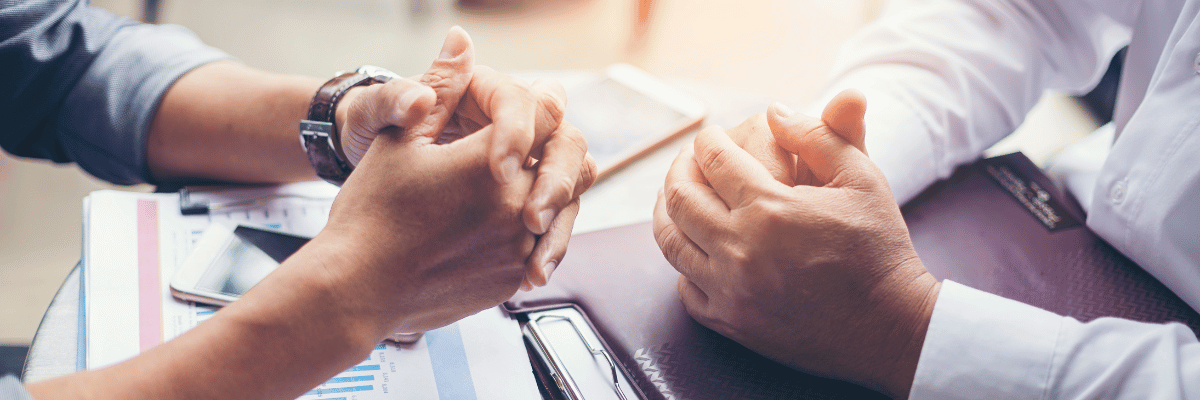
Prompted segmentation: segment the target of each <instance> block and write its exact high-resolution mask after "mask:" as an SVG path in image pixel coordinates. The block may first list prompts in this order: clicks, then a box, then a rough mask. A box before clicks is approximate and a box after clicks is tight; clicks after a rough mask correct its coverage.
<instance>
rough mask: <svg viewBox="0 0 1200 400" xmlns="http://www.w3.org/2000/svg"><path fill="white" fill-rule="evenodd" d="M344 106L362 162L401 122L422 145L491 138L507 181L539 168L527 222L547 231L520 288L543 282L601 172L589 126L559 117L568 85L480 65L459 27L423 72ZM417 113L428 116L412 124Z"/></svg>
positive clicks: (354, 95) (359, 93) (492, 153)
mask: <svg viewBox="0 0 1200 400" xmlns="http://www.w3.org/2000/svg"><path fill="white" fill-rule="evenodd" d="M421 87H426V89H421ZM429 88H431V89H432V90H428V89H429ZM343 103H344V104H347V105H346V106H344V107H341V108H342V109H341V110H339V116H340V117H339V120H340V121H345V122H344V123H343V125H342V127H343V128H342V132H343V133H344V134H343V137H342V144H343V148H344V149H345V152H346V155H347V157H349V158H350V159H351V161H352V162H353V163H355V164H357V163H358V160H360V159H361V158H362V154H365V153H366V150H367V149H368V148H369V147H370V143H371V142H372V141H373V140H374V139H375V137H376V135H378V134H379V132H380V131H382V130H384V129H386V128H389V127H400V126H404V127H406V128H404V129H403V134H404V135H406V136H410V137H412V138H414V140H416V141H418V142H420V143H450V142H453V141H455V140H458V139H459V138H462V137H465V136H468V135H475V134H483V135H488V136H489V137H490V148H489V150H488V154H486V156H485V158H486V159H487V160H488V165H489V167H490V170H491V171H492V174H493V176H494V177H495V178H496V180H497V181H499V182H501V183H509V182H512V181H513V180H514V179H517V177H519V176H520V175H521V174H523V173H524V171H525V170H534V171H536V173H537V178H536V180H535V182H534V185H533V188H532V190H531V191H530V192H529V193H528V195H527V196H526V198H525V201H524V205H523V208H522V219H523V221H524V223H525V226H526V227H527V228H528V230H529V231H530V232H532V233H534V234H536V235H540V237H539V239H538V241H537V245H536V246H535V248H534V251H533V253H532V254H530V255H529V257H528V258H527V260H526V264H527V272H526V279H525V283H523V284H522V288H524V289H531V288H532V287H533V286H534V285H537V286H541V285H545V284H546V282H547V281H548V280H549V279H550V274H551V272H553V270H554V268H555V267H557V265H558V262H559V261H561V260H562V257H563V256H564V255H565V254H566V248H567V242H568V240H569V239H570V235H571V229H572V228H573V226H574V222H575V216H576V215H578V213H579V196H580V195H581V194H582V193H583V192H584V191H585V190H587V188H589V187H591V185H592V183H593V182H594V181H595V176H596V165H595V161H593V160H592V158H591V156H590V155H588V154H587V142H586V141H585V140H584V138H583V133H582V132H580V131H579V129H577V128H575V127H574V126H572V125H570V124H568V123H566V122H564V121H563V120H562V117H563V112H564V111H563V109H564V107H565V105H566V92H565V91H564V90H563V88H562V86H561V85H559V84H558V83H557V82H554V81H552V80H539V81H537V82H534V83H533V85H529V84H527V83H525V82H523V81H521V80H519V79H517V78H513V77H511V76H507V75H504V74H501V73H499V72H496V71H495V70H493V69H491V68H488V67H483V66H475V65H474V47H473V45H472V44H471V39H470V37H469V36H468V35H467V33H466V32H465V31H463V30H462V28H458V27H455V28H452V29H451V30H450V33H449V34H448V35H447V37H446V41H445V43H444V44H443V46H442V50H441V52H440V54H439V56H438V59H437V60H435V61H434V62H433V65H432V66H431V67H430V69H429V70H428V71H427V72H426V73H425V74H423V75H421V76H419V77H416V78H412V79H396V80H393V81H391V82H388V83H386V84H383V85H374V86H369V87H365V88H361V89H355V90H352V91H351V92H350V93H349V94H347V98H346V100H344V101H343ZM425 107H428V108H425ZM412 110H419V111H418V112H417V114H418V115H420V116H425V117H424V118H423V119H421V120H420V121H419V122H417V123H415V124H409V125H405V121H406V120H407V119H408V118H410V115H409V114H412V113H413V112H414V111H412ZM343 115H344V117H341V116H343Z"/></svg>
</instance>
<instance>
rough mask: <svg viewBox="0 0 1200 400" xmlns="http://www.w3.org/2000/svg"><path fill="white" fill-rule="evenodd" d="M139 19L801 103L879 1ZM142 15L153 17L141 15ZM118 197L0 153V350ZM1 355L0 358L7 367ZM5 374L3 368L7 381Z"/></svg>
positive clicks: (240, 36) (1061, 133) (1044, 109)
mask: <svg viewBox="0 0 1200 400" xmlns="http://www.w3.org/2000/svg"><path fill="white" fill-rule="evenodd" d="M93 3H94V4H95V5H96V6H99V7H103V8H106V9H109V10H111V11H113V12H116V13H118V14H122V15H125V16H128V17H130V18H134V19H139V20H140V19H154V18H157V20H158V22H161V23H171V24H179V25H183V26H185V27H187V28H190V29H191V30H192V31H194V32H195V33H196V34H197V35H199V37H200V38H201V39H202V40H204V41H205V42H206V43H208V44H210V45H212V46H214V47H217V48H220V49H222V50H224V51H226V52H228V53H229V54H231V55H233V56H234V57H237V58H238V59H240V60H241V61H242V62H244V63H246V64H249V65H251V66H254V67H258V68H262V69H265V70H269V71H275V72H283V73H291V74H301V75H310V76H317V77H327V76H332V74H333V72H334V71H338V70H346V69H352V68H354V67H357V66H358V65H361V64H373V65H379V66H383V67H386V68H389V69H391V70H393V71H395V72H397V73H399V74H401V75H405V76H410V75H415V74H418V73H421V72H423V71H424V70H425V69H426V67H428V65H429V62H430V61H431V60H432V59H433V58H434V57H435V55H436V54H437V52H438V49H439V48H440V45H441V41H442V39H443V36H444V35H445V33H446V31H447V30H448V29H449V28H450V26H452V25H461V26H462V27H464V28H465V29H466V30H467V31H468V32H470V33H471V35H472V37H473V39H474V41H475V45H476V49H477V57H476V60H477V62H478V63H479V64H483V65H489V66H492V67H494V68H496V69H498V70H501V71H510V72H515V71H529V70H598V69H601V68H603V67H605V66H607V65H609V64H612V63H616V62H625V63H629V64H633V65H636V66H638V67H641V68H642V69H645V70H647V71H650V72H652V73H654V74H658V75H661V76H669V77H679V78H686V79H690V80H696V81H701V82H705V83H709V84H712V85H716V86H721V87H727V88H731V89H734V90H738V91H742V92H745V93H749V94H752V95H757V96H763V97H767V98H771V99H777V100H783V101H787V102H790V103H792V104H801V105H802V104H805V103H806V102H807V101H809V100H810V99H811V98H812V97H814V96H816V95H817V92H818V91H820V89H821V87H822V84H823V83H824V82H825V77H826V74H827V73H828V72H829V68H830V67H831V65H832V62H833V58H834V56H835V54H836V52H837V50H838V48H839V46H840V45H841V44H842V43H843V42H844V41H845V40H846V38H847V37H849V36H850V35H851V34H852V33H853V32H855V31H856V30H857V29H858V28H859V27H861V26H862V25H863V24H865V23H867V22H869V21H871V20H873V19H874V18H875V17H876V16H877V15H878V14H879V12H880V11H881V10H882V9H883V8H884V7H885V6H886V0H794V1H785V0H761V1H748V0H188V1H169V0H168V1H161V2H160V1H152V2H144V1H142V0H95V1H93ZM147 4H149V5H150V7H149V8H147V7H146V5H147ZM1094 128H1095V122H1094V121H1093V120H1092V119H1091V118H1090V117H1089V115H1088V114H1087V113H1086V112H1085V111H1083V109H1082V108H1080V106H1079V105H1078V104H1077V103H1076V102H1075V101H1074V100H1073V99H1071V98H1069V97H1066V96H1064V95H1061V94H1054V93H1050V94H1047V95H1046V96H1045V97H1044V98H1043V101H1042V103H1041V104H1040V105H1039V106H1038V108H1037V109H1035V110H1034V111H1033V113H1032V114H1031V116H1030V119H1029V122H1027V123H1026V125H1025V126H1023V127H1022V128H1021V130H1020V131H1019V134H1018V135H1015V136H1014V137H1013V138H1010V140H1007V141H1006V142H1004V143H1001V144H1000V145H997V147H996V148H994V149H993V150H992V153H1004V152H1008V151H1011V150H1015V149H1021V150H1024V151H1025V152H1026V154H1028V155H1030V157H1031V158H1032V159H1034V160H1035V161H1044V160H1045V159H1046V158H1047V157H1049V156H1050V155H1051V154H1053V153H1054V152H1056V151H1057V150H1058V149H1061V148H1062V147H1063V146H1064V145H1065V144H1067V143H1070V142H1071V141H1074V140H1076V139H1077V138H1079V137H1081V136H1083V135H1084V134H1086V133H1088V132H1090V131H1091V130H1092V129H1094ZM110 188H115V189H119V190H137V191H149V190H151V189H152V188H150V187H148V186H145V185H143V186H135V187H113V186H111V185H108V184H106V183H104V182H101V181H98V180H96V179H94V178H91V177H90V176H88V175H86V174H84V173H82V172H81V171H80V170H79V169H78V168H76V167H74V166H71V165H67V166H56V165H52V164H47V163H43V162H28V161H27V160H18V159H15V158H13V157H11V156H9V155H7V154H4V155H0V199H2V200H0V345H10V346H8V348H9V349H17V350H15V351H19V350H20V346H24V345H28V344H29V343H30V341H31V340H32V338H33V335H34V333H35V332H36V329H37V326H38V322H39V321H40V319H41V317H42V315H43V313H44V312H45V309H46V307H47V305H48V304H49V303H50V300H51V299H52V298H53V296H54V293H55V291H56V290H57V288H58V287H59V285H60V284H61V283H62V280H63V279H64V278H65V277H66V275H67V273H68V272H69V271H70V270H71V268H73V267H74V266H75V264H76V262H77V261H78V259H79V253H80V238H81V236H80V204H81V200H82V199H83V197H84V196H86V195H87V194H88V193H89V192H91V191H93V190H100V189H110ZM4 358H5V355H4V353H0V365H3V364H2V363H4V361H3V360H4ZM0 371H2V369H0Z"/></svg>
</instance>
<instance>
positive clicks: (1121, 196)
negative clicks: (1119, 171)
mask: <svg viewBox="0 0 1200 400" xmlns="http://www.w3.org/2000/svg"><path fill="white" fill-rule="evenodd" d="M1125 192H1126V188H1125V181H1124V180H1120V181H1117V182H1116V183H1113V186H1112V190H1110V191H1109V192H1108V198H1109V200H1112V203H1113V205H1121V202H1123V201H1125Z"/></svg>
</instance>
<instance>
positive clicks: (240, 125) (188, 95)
mask: <svg viewBox="0 0 1200 400" xmlns="http://www.w3.org/2000/svg"><path fill="white" fill-rule="evenodd" d="M322 83H323V80H321V79H317V78H310V77H300V76H288V75H280V74H272V73H267V72H263V71H259V70H255V69H253V68H250V67H247V66H244V65H241V64H238V63H234V62H215V63H211V64H207V65H204V66H201V67H199V68H196V69H195V70H193V71H191V72H189V73H187V74H186V75H184V76H183V77H181V78H180V79H179V80H178V81H177V82H176V83H175V84H174V85H173V86H172V87H171V89H170V90H169V91H167V94H166V96H165V97H164V98H163V100H162V103H161V105H160V106H159V108H158V112H157V114H156V115H155V117H154V120H153V123H152V124H151V126H150V132H149V135H148V139H147V145H146V153H147V155H146V157H147V161H148V164H149V168H150V172H151V174H152V175H153V176H154V178H155V180H156V181H158V182H172V181H196V180H216V181H227V182H248V183H274V182H288V181H298V180H308V179H316V174H315V173H314V172H313V169H312V167H311V166H310V165H309V162H308V158H307V156H306V155H305V153H304V150H303V149H302V148H301V147H300V145H299V136H298V135H299V131H298V129H299V128H298V127H299V123H300V120H302V119H305V118H306V116H307V112H308V106H309V103H310V102H311V101H312V98H313V94H315V93H316V91H317V89H318V88H319V87H320V86H321V84H322Z"/></svg>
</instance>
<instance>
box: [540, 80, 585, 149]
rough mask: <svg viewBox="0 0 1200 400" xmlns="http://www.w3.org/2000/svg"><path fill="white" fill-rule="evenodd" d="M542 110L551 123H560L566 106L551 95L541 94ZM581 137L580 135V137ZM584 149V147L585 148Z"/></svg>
mask: <svg viewBox="0 0 1200 400" xmlns="http://www.w3.org/2000/svg"><path fill="white" fill-rule="evenodd" d="M541 105H542V110H544V111H545V112H546V116H547V117H549V119H550V121H551V122H554V123H561V122H562V120H563V116H564V115H565V114H566V109H567V107H566V104H564V103H563V100H562V99H559V98H558V96H555V95H553V94H551V93H542V95H541ZM580 136H581V137H582V135H580ZM585 147H586V146H585Z"/></svg>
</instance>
